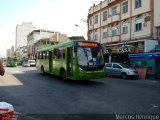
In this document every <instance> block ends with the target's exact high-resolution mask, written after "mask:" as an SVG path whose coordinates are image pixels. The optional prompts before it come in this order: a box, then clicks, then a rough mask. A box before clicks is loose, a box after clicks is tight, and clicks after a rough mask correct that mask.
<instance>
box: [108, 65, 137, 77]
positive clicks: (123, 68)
mask: <svg viewBox="0 0 160 120" xmlns="http://www.w3.org/2000/svg"><path fill="white" fill-rule="evenodd" d="M105 71H106V75H107V76H116V77H121V78H123V79H126V78H128V77H134V78H138V77H139V75H138V71H137V70H135V69H133V68H131V67H130V66H128V65H126V64H124V63H106V64H105Z"/></svg>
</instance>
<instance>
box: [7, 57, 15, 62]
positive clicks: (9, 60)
mask: <svg viewBox="0 0 160 120" xmlns="http://www.w3.org/2000/svg"><path fill="white" fill-rule="evenodd" d="M7 62H17V59H11V58H9V59H7Z"/></svg>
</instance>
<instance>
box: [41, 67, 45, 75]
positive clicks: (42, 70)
mask: <svg viewBox="0 0 160 120" xmlns="http://www.w3.org/2000/svg"><path fill="white" fill-rule="evenodd" d="M41 72H42V74H45V72H44V67H43V66H41Z"/></svg>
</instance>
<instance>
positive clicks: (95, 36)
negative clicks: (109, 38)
mask: <svg viewBox="0 0 160 120" xmlns="http://www.w3.org/2000/svg"><path fill="white" fill-rule="evenodd" d="M94 40H98V32H97V30H96V31H95V33H94Z"/></svg>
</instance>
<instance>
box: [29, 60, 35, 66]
mask: <svg viewBox="0 0 160 120" xmlns="http://www.w3.org/2000/svg"><path fill="white" fill-rule="evenodd" d="M28 63H29V65H30V66H36V61H35V60H28Z"/></svg>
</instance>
